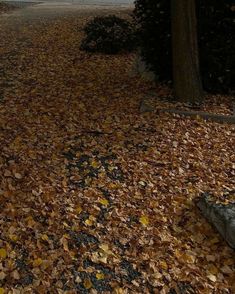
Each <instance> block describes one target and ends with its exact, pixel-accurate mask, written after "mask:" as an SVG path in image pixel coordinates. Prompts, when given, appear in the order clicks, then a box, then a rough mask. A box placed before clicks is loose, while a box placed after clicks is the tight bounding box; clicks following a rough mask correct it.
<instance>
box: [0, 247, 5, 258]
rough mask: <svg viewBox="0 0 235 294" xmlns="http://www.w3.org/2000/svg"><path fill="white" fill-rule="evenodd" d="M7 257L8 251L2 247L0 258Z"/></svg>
mask: <svg viewBox="0 0 235 294" xmlns="http://www.w3.org/2000/svg"><path fill="white" fill-rule="evenodd" d="M6 257H7V251H6V249H5V248H0V258H1V259H5V258H6Z"/></svg>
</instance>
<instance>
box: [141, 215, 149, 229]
mask: <svg viewBox="0 0 235 294" xmlns="http://www.w3.org/2000/svg"><path fill="white" fill-rule="evenodd" d="M140 223H141V224H142V225H144V226H147V225H148V224H149V218H148V216H146V215H142V216H141V217H140Z"/></svg>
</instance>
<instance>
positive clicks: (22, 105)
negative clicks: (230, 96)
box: [0, 16, 235, 294]
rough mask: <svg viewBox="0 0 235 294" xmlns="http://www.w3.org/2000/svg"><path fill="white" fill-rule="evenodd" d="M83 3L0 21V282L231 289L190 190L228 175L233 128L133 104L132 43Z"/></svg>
mask: <svg viewBox="0 0 235 294" xmlns="http://www.w3.org/2000/svg"><path fill="white" fill-rule="evenodd" d="M85 21H86V17H85V16H83V17H80V18H78V17H76V18H75V17H74V18H73V17H70V18H66V17H64V18H60V19H58V20H54V21H52V22H46V21H45V22H44V21H41V22H39V23H35V24H27V23H25V24H24V25H22V26H21V27H20V30H19V31H18V32H17V31H16V30H11V29H9V30H8V29H4V30H3V31H1V36H2V37H1V39H2V40H4V43H1V47H0V53H1V83H2V85H1V88H2V93H1V102H0V128H1V132H0V146H1V155H0V156H1V157H0V179H1V189H0V210H1V215H0V227H1V231H0V293H1V294H2V293H118V294H120V293H169V294H173V293H234V291H235V275H234V252H233V251H232V250H231V249H229V247H228V246H227V245H226V244H225V243H224V241H223V240H222V239H221V238H220V236H219V235H218V234H217V233H215V231H214V230H213V229H212V227H211V226H210V225H209V224H207V222H206V221H205V220H204V219H203V218H202V216H201V215H200V213H199V211H198V210H197V209H196V206H195V202H194V200H195V198H196V197H197V196H198V195H199V194H200V193H201V192H203V191H207V192H210V193H214V194H215V195H217V196H218V197H220V196H221V195H222V194H223V193H224V191H230V190H233V189H234V162H235V158H234V128H233V127H232V126H227V125H220V124H216V123H209V122H204V121H201V120H190V119H187V118H184V119H183V118H180V117H178V116H172V115H168V114H161V115H159V116H156V114H146V115H140V114H139V111H138V107H139V103H140V101H141V99H142V98H143V94H144V93H146V92H148V91H149V89H150V88H151V87H152V85H149V84H147V83H145V82H143V81H142V80H141V79H138V78H130V75H129V73H130V71H131V67H132V62H133V59H134V55H132V54H130V55H119V56H102V55H88V54H86V53H83V52H79V49H78V48H79V44H80V40H81V37H82V33H81V31H80V28H81V27H82V25H83V24H84V22H85Z"/></svg>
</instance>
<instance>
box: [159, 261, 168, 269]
mask: <svg viewBox="0 0 235 294" xmlns="http://www.w3.org/2000/svg"><path fill="white" fill-rule="evenodd" d="M160 266H161V268H162V269H164V270H167V269H168V265H167V263H166V262H165V260H162V261H160Z"/></svg>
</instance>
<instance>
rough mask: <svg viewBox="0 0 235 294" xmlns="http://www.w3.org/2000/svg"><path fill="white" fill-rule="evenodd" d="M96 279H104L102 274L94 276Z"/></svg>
mask: <svg viewBox="0 0 235 294" xmlns="http://www.w3.org/2000/svg"><path fill="white" fill-rule="evenodd" d="M96 279H97V280H103V279H104V274H103V273H97V274H96Z"/></svg>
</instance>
